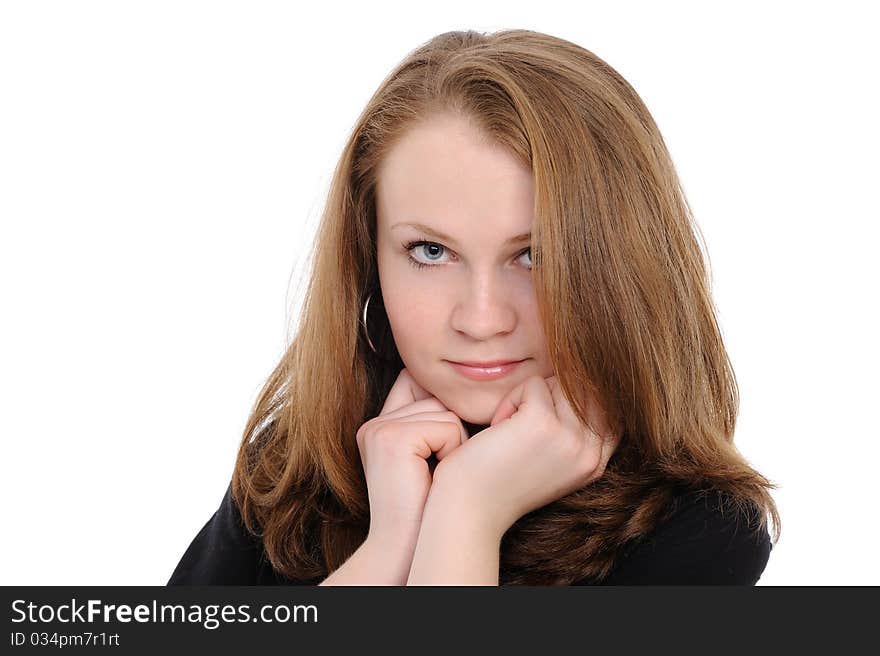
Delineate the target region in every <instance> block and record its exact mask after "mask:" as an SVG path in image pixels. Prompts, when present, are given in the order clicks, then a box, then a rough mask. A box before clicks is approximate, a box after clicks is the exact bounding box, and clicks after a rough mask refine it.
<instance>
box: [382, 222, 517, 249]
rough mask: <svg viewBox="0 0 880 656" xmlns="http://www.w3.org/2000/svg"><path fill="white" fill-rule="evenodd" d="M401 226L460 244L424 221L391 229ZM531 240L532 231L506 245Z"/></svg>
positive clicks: (455, 244) (394, 226)
mask: <svg viewBox="0 0 880 656" xmlns="http://www.w3.org/2000/svg"><path fill="white" fill-rule="evenodd" d="M400 226H409V227H411V228H416V229H418V230H421V231H422V232H425V233H427V234H428V235H429V236H431V237H434V238H435V239H441V240H443V241H446V242H449V243H451V244H453V245H454V246H456V247H457V246H458V242H457V241H456V240H455V239H453V238H452V237H450V236H449V235H446V234H443V233H442V232H440V231H439V230H434V228H432V227H431V226H427V225H425V224H424V223H411V222H405V223H395V224H394V225H393V226H391V229H392V230H393V229H394V228H397V227H400ZM531 241H532V233H531V232H524V233H522V234H521V235H516V236H515V237H511V238H510V239H508V240H507V241H505V242H504V245H505V246H509V245H511V244H521V243H523V242H531Z"/></svg>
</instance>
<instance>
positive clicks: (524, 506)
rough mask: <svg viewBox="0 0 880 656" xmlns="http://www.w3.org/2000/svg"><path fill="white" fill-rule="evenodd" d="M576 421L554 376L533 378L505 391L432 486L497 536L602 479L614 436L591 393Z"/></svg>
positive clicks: (437, 472) (445, 463)
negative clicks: (584, 414) (585, 412)
mask: <svg viewBox="0 0 880 656" xmlns="http://www.w3.org/2000/svg"><path fill="white" fill-rule="evenodd" d="M587 406H588V409H589V413H590V414H589V417H588V418H589V420H590V422H591V423H592V424H593V426H595V427H596V428H597V430H598V431H599V433H598V434H597V433H596V432H593V431H592V430H590V429H589V428H588V427H586V426H584V425H583V424H581V423H580V421H579V420H578V418H577V416H576V415H575V414H574V411H573V410H572V408H571V406H570V405H569V403H568V401H567V399H566V398H565V395H564V394H563V393H562V388H561V387H560V386H559V384H558V382H557V380H556V377H555V376H552V377H550V378H546V379H545V378H542V377H541V376H538V375H535V376H531V377H530V378H527V379H526V380H524V381H523V382H522V383H520V384H519V385H517V386H516V387H515V388H513V389H512V390H511V391H510V392H508V393H507V394H506V395H505V396H504V397H503V398H502V400H501V402H500V403H499V404H498V407H497V409H496V410H495V414H494V416H493V417H492V421H491V424H490V426H489V428H486V429H485V430H483V431H481V432H479V433H477V434H476V435H474V436H473V437H471V438H470V439H469V440H468V441H467V442H465V443H464V444H462V445H461V446H459V447H457V448H456V449H455V450H454V451H452V452H451V453H450V454H449V455H448V456H446V458H445V459H444V460H443V461H442V462H441V463H440V464H439V465H438V466H437V469H436V470H435V472H434V483H433V484H432V488H433V487H435V486H438V483H439V486H438V487H439V488H440V490H439V492H440V494H441V496H442V495H445V494H446V495H448V494H451V495H452V496H453V497H454V499H455V500H456V503H465V504H466V507H467V511H468V512H472V513H477V514H478V515H477V517H478V519H479V520H480V521H481V522H488V523H489V525H490V527H491V528H492V529H493V530H495V531H497V532H498V537H500V536H501V535H502V534H503V533H504V531H506V530H507V529H508V528H510V526H512V525H513V523H514V522H516V520H517V519H519V518H520V517H522V516H523V515H525V514H527V513H529V512H531V511H532V510H535V509H537V508H540V507H542V506H545V505H547V504H548V503H550V502H552V501H555V500H557V499H560V498H562V497H564V496H566V495H568V494H570V493H571V492H574V491H575V490H577V489H580V488H581V487H584V486H585V485H588V484H589V483H592V482H593V481H595V480H596V479H598V478H599V477H601V476H602V474H603V473H604V471H605V466H606V465H607V463H608V460H609V459H610V458H611V455H612V454H613V453H614V451H615V449H616V448H617V445H618V444H619V443H620V435H617V434H613V433H612V431H611V430H610V429H609V427H608V425H607V421H606V420H605V416H604V413H603V412H602V410H601V409H600V408H599V406H598V403H596V401H595V399H593V398H592V397H591V398H590V399H589V400H588V404H587Z"/></svg>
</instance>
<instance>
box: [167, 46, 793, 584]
mask: <svg viewBox="0 0 880 656" xmlns="http://www.w3.org/2000/svg"><path fill="white" fill-rule="evenodd" d="M696 232H698V228H697V226H696V225H695V224H694V222H693V219H692V216H691V212H690V208H689V206H688V205H687V202H686V200H685V197H684V194H683V192H682V189H681V186H680V184H679V181H678V179H677V175H676V172H675V170H674V167H673V164H672V162H671V159H670V156H669V154H668V152H667V149H666V147H665V144H664V142H663V139H662V137H661V136H660V132H659V130H658V128H657V126H656V124H655V123H654V121H653V119H652V118H651V116H650V114H649V113H648V110H647V109H646V107H645V105H644V103H643V102H642V101H641V99H640V98H639V96H638V95H637V94H636V92H635V91H634V90H633V89H632V88H631V87H630V85H629V84H628V83H627V82H626V81H625V80H624V79H623V78H622V77H621V76H620V75H619V74H618V73H617V72H616V71H615V70H614V69H612V68H611V67H610V66H608V64H606V63H605V62H604V61H602V60H601V59H599V58H598V57H596V56H595V55H593V54H592V53H590V52H588V51H586V50H584V49H583V48H580V47H578V46H577V45H575V44H572V43H570V42H567V41H564V40H561V39H558V38H554V37H552V36H548V35H545V34H541V33H537V32H533V31H527V30H508V31H502V32H496V33H494V34H489V35H486V34H482V33H477V32H473V31H467V32H450V33H446V34H441V35H439V36H437V37H435V38H433V39H432V40H430V41H429V42H428V43H426V44H425V45H423V46H422V47H420V48H418V49H417V50H415V51H414V52H412V53H411V54H410V55H409V56H408V57H407V58H406V59H405V60H404V61H403V62H402V63H401V64H400V65H399V66H398V67H397V68H396V69H395V70H394V71H393V72H392V73H391V75H390V76H389V77H388V78H387V79H386V80H385V81H384V82H383V83H382V85H381V86H380V88H379V89H378V90H377V91H376V93H375V95H374V96H373V98H372V99H371V100H370V102H369V104H368V105H367V107H366V109H365V110H364V111H363V113H362V114H361V116H360V118H359V119H358V121H357V124H356V126H355V128H354V131H353V133H352V135H351V137H350V139H349V141H348V143H347V144H346V146H345V150H344V152H343V154H342V158H341V160H340V162H339V165H338V167H337V168H336V171H335V175H334V177H333V180H332V183H331V189H330V194H329V197H328V201H327V206H326V208H325V211H324V214H323V217H322V221H321V224H320V227H319V230H318V234H317V240H316V244H315V251H314V254H315V262H314V269H313V271H312V278H311V281H310V284H309V286H308V290H307V293H306V299H305V304H304V306H303V311H302V315H301V317H300V321H299V327H298V332H297V334H296V336H295V338H294V339H293V340H292V343H291V345H290V347H289V348H288V350H287V352H286V353H285V355H284V356H283V358H282V359H281V361H280V363H279V364H278V366H277V367H276V369H275V371H274V372H273V373H272V375H271V376H270V377H269V379H268V381H267V382H266V384H265V386H264V388H263V390H262V392H261V394H260V396H259V399H258V401H257V403H256V404H255V407H254V409H253V411H252V414H251V417H250V420H249V421H248V424H247V427H246V429H245V432H244V436H243V440H242V444H241V447H240V451H239V454H238V460H237V462H236V466H235V471H234V475H233V478H232V481H231V484H230V486H229V489H228V490H227V491H226V495H225V497H224V498H223V501H222V503H221V505H220V508H219V509H218V510H217V512H216V513H215V514H214V516H213V517H212V518H211V519H210V520H209V521H208V523H207V524H206V525H205V526H204V528H203V529H202V530H201V532H199V534H198V535H197V536H196V538H195V539H194V540H193V542H192V543H191V545H190V547H189V549H188V550H187V551H186V553H185V554H184V556H183V558H182V560H181V561H180V563H179V564H178V566H177V568H176V570H175V571H174V573H173V575H172V577H171V579H170V581H169V584H211V583H216V584H238V585H241V584H269V583H292V584H307V585H317V584H324V585H334V584H337V585H338V584H355V585H356V584H364V585H381V584H387V585H418V584H456V585H462V584H464V585H467V584H475V585H507V584H519V585H522V584H526V585H572V584H574V585H579V584H744V585H751V584H754V583H755V582H756V581H757V580H758V579H759V577H760V576H761V574H762V572H763V570H764V567H765V566H766V563H767V561H768V558H769V554H770V551H771V549H772V542H771V539H770V533H769V531H768V516H769V518H770V519H772V524H773V532H774V536H773V542H775V541H776V540H778V537H779V527H780V521H779V516H778V513H777V509H776V507H775V504H774V502H773V499H772V497H771V496H770V494H769V490H770V489H773V488H775V487H776V486H775V485H774V484H772V483H771V482H770V481H768V479H766V478H765V477H763V476H762V475H761V474H760V473H758V472H757V471H755V470H754V469H753V468H752V467H750V466H749V464H748V462H747V461H746V460H745V458H744V457H743V456H742V455H741V454H740V453H739V452H738V450H737V449H736V447H735V446H734V444H733V435H734V426H735V422H736V416H737V410H738V392H737V386H736V380H735V377H734V373H733V370H732V368H731V365H730V362H729V360H728V356H727V353H726V351H725V348H724V344H723V342H722V337H721V334H720V331H719V327H718V323H717V321H716V317H715V313H714V307H713V302H712V299H711V295H710V283H709V276H708V272H707V269H706V266H705V261H704V257H703V254H702V251H701V249H700V247H699V245H698V242H697V239H696V236H695V233H696Z"/></svg>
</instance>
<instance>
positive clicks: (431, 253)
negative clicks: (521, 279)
mask: <svg viewBox="0 0 880 656" xmlns="http://www.w3.org/2000/svg"><path fill="white" fill-rule="evenodd" d="M421 247H424V248H425V250H423V251H422V252H423V253H425V254H426V255H427V257H428V259H433V258H435V257H437V258H439V257H440V256H441V255H442V254H443V251H445V250H446V247H445V246H442V245H441V244H438V243H436V242H433V241H427V240H425V239H419V240H416V241H411V242H408V243H406V244H404V245H403V248H404V249H405V250H406V251H407V253H411V252H412V251H413V249H415V248H421ZM438 249H439V251H440V252H439V253H438V252H437V251H438ZM526 253H528V254H529V264H528V267H527V268H528V269H530V270H531V268H532V261H531V260H532V249H531V247H529V248H527V249H525V250H524V251H522V252H521V253H520V254H519V255H518V256H517V257H522V256H523V255H525V254H526ZM407 260H409V263H410V264H412V265H413V266H414V267H416V268H418V269H424V268H425V267H428V268H433V267H436V266H439V265H437V264H427V263H425V262H421V261H419V260H417V259H416V258H414V257H413V256H412V255H411V254H410V255H409V256H408V257H407ZM435 261H436V260H435Z"/></svg>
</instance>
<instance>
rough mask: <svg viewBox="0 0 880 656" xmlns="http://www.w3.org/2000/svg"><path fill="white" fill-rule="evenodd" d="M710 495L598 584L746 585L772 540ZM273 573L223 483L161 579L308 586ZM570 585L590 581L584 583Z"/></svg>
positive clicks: (685, 499) (688, 497)
mask: <svg viewBox="0 0 880 656" xmlns="http://www.w3.org/2000/svg"><path fill="white" fill-rule="evenodd" d="M720 501H721V496H720V495H719V494H717V493H714V492H711V493H708V494H706V493H702V494H700V493H697V492H685V493H681V494H679V495H678V496H676V497H675V498H674V499H673V504H674V510H673V513H672V515H671V516H670V518H669V519H667V520H666V521H665V522H664V523H662V524H661V525H660V526H658V527H657V529H656V530H655V531H654V532H653V533H652V534H651V535H650V536H649V537H647V538H646V539H645V540H642V541H640V542H639V543H637V544H636V545H635V546H633V547H631V548H630V549H629V550H627V551H626V552H624V553H623V554H622V555H621V556H620V557H619V558H618V560H617V562H616V563H615V566H614V569H613V570H612V571H611V573H610V574H609V575H608V577H606V578H605V579H604V580H603V581H602V583H601V584H602V585H754V584H755V583H756V582H757V581H758V579H759V578H760V577H761V574H762V573H763V571H764V568H765V567H766V565H767V561H768V559H769V557H770V552H771V550H772V548H773V545H772V544H771V542H770V536H769V534H768V532H767V530H766V529H762V530H761V531H756V530H754V529H755V527H754V524H753V523H750V521H751V522H754V518H745V517H737V516H735V515H734V514H733V512H732V511H731V510H729V509H728V508H724V509H723V510H722V508H721V506H720ZM317 583H319V581H316V582H308V583H305V582H296V581H290V580H288V579H286V578H285V577H283V576H282V575H280V574H278V573H276V572H275V570H274V569H273V568H272V566H271V564H270V563H269V560H268V558H267V557H266V555H265V552H264V550H263V546H262V542H261V540H260V539H259V538H257V537H255V536H252V535H251V534H249V533H248V532H247V530H246V529H245V527H244V524H243V523H242V520H241V514H240V512H239V509H238V506H237V505H236V503H235V501H234V499H233V498H232V488H231V485H230V487H228V488H227V490H226V494H225V496H224V497H223V501H222V502H221V504H220V507H219V508H218V509H217V511H216V512H215V513H214V515H213V516H212V517H211V519H209V520H208V522H207V523H206V524H205V525H204V527H202V530H201V531H199V533H198V535H196V537H195V539H193V541H192V543H191V544H190V545H189V548H188V549H187V550H186V553H184V554H183V558H181V560H180V562H179V563H178V564H177V567H176V568H175V570H174V573H173V574H172V575H171V578H170V579H169V580H168V585H283V584H287V585H316V584H317ZM574 585H590V583H589V582H588V581H583V582H576V583H574Z"/></svg>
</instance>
